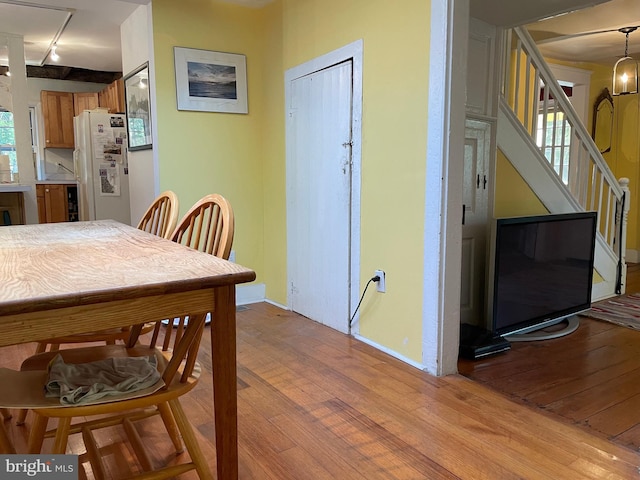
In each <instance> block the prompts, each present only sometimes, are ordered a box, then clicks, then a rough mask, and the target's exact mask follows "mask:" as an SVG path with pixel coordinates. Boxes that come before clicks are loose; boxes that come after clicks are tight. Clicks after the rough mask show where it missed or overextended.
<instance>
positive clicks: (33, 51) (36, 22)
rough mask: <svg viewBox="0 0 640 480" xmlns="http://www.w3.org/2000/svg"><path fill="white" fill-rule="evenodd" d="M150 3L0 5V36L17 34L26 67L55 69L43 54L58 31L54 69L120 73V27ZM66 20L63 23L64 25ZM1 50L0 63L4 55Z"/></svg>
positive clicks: (17, 1) (16, 1)
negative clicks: (139, 7) (65, 68)
mask: <svg viewBox="0 0 640 480" xmlns="http://www.w3.org/2000/svg"><path fill="white" fill-rule="evenodd" d="M148 2H149V0H33V1H29V2H26V1H21V0H0V32H3V33H12V34H17V35H22V36H23V37H24V44H25V59H26V63H27V65H43V64H52V65H55V64H56V62H53V61H52V60H51V58H50V57H48V53H49V50H50V47H51V46H52V44H53V42H54V41H55V40H56V38H57V37H56V35H57V34H58V32H60V31H62V33H61V34H60V38H59V39H58V40H57V44H58V48H57V53H58V55H60V60H59V62H58V64H59V65H64V66H67V67H78V68H86V69H89V70H101V71H108V72H120V71H122V61H121V56H122V55H121V52H120V24H122V22H123V21H124V20H125V19H126V18H127V17H128V16H129V15H131V13H132V12H133V11H134V10H135V9H136V8H137V7H138V6H139V5H141V4H146V3H148ZM68 17H69V20H68V24H66V25H65V22H66V21H67V18H68ZM4 50H6V49H2V50H0V64H4V65H6V64H7V61H6V58H7V53H6V51H4Z"/></svg>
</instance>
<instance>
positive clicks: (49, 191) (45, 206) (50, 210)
mask: <svg viewBox="0 0 640 480" xmlns="http://www.w3.org/2000/svg"><path fill="white" fill-rule="evenodd" d="M36 198H37V200H38V219H39V221H40V223H54V222H68V221H69V208H68V204H67V186H66V185H50V184H46V185H42V184H39V185H36Z"/></svg>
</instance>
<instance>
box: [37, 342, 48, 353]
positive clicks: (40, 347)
mask: <svg viewBox="0 0 640 480" xmlns="http://www.w3.org/2000/svg"><path fill="white" fill-rule="evenodd" d="M47 345H48V344H47V343H44V342H38V345H37V346H36V355H37V354H39V353H43V352H46V351H47Z"/></svg>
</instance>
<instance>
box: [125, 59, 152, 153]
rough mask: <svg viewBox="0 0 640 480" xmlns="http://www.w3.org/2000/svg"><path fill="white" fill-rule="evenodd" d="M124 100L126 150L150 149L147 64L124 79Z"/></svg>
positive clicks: (149, 100) (149, 99) (149, 98)
mask: <svg viewBox="0 0 640 480" xmlns="http://www.w3.org/2000/svg"><path fill="white" fill-rule="evenodd" d="M124 98H125V107H126V111H127V141H128V150H145V149H149V148H152V140H151V96H150V94H149V64H148V63H144V64H143V65H141V66H139V67H138V68H136V69H135V70H134V71H132V72H131V73H129V74H127V76H125V77H124Z"/></svg>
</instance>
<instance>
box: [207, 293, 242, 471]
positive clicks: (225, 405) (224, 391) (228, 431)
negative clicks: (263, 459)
mask: <svg viewBox="0 0 640 480" xmlns="http://www.w3.org/2000/svg"><path fill="white" fill-rule="evenodd" d="M214 295H215V300H214V301H215V310H214V312H213V314H212V319H211V366H212V369H213V411H214V415H215V429H216V456H217V462H218V479H219V480H237V478H238V397H237V395H238V392H237V371H236V288H235V285H227V286H224V287H218V288H216V289H215V294H214Z"/></svg>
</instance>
